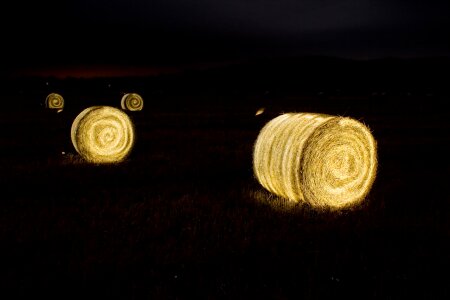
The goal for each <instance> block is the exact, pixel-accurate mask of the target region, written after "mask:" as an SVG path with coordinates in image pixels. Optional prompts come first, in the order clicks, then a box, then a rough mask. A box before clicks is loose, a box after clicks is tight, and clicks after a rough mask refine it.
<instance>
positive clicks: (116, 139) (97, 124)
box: [71, 106, 134, 163]
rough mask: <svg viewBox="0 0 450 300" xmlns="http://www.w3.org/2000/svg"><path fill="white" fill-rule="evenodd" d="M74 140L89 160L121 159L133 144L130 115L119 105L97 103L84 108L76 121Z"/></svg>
mask: <svg viewBox="0 0 450 300" xmlns="http://www.w3.org/2000/svg"><path fill="white" fill-rule="evenodd" d="M71 138H72V144H73V146H74V147H75V149H76V150H77V152H78V153H79V154H80V155H81V156H82V157H84V159H86V160H87V161H89V162H93V163H114V162H120V161H122V160H123V159H124V158H125V157H126V156H127V155H128V154H129V152H130V151H131V149H132V148H133V144H134V128H133V123H132V122H131V120H130V118H129V117H128V116H127V114H125V113H124V112H122V111H121V110H119V109H116V108H113V107H109V106H94V107H90V108H87V109H85V110H84V111H82V112H81V113H80V114H79V115H78V116H77V117H76V118H75V120H74V121H73V123H72V130H71Z"/></svg>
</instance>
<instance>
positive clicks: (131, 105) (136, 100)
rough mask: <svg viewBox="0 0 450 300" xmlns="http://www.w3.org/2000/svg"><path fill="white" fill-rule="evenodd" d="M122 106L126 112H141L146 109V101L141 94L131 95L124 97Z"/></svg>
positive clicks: (121, 102)
mask: <svg viewBox="0 0 450 300" xmlns="http://www.w3.org/2000/svg"><path fill="white" fill-rule="evenodd" d="M120 106H121V107H122V109H124V110H129V111H140V110H142V109H143V108H144V100H143V99H142V97H141V96H140V95H139V94H136V93H129V94H125V95H123V97H122V100H121V101H120Z"/></svg>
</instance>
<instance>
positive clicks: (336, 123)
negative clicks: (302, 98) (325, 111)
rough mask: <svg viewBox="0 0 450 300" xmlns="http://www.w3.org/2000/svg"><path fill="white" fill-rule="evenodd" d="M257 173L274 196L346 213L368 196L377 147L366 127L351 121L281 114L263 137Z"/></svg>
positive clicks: (255, 159)
mask: <svg viewBox="0 0 450 300" xmlns="http://www.w3.org/2000/svg"><path fill="white" fill-rule="evenodd" d="M253 169H254V173H255V176H256V178H257V179H258V181H259V182H260V183H261V185H262V186H263V187H264V188H266V189H267V190H269V191H270V192H272V193H274V194H276V195H279V196H281V197H284V198H287V199H291V200H293V201H305V202H308V203H310V204H311V205H312V206H315V207H322V208H325V207H328V208H343V207H347V206H351V205H354V204H356V203H358V202H360V201H362V200H363V199H364V197H365V196H366V195H367V193H368V192H369V191H370V188H371V186H372V183H373V181H374V180H375V175H376V169H377V151H376V142H375V140H374V138H373V136H372V134H371V132H370V130H369V129H368V128H367V127H366V126H364V125H363V124H362V123H360V122H358V121H356V120H354V119H351V118H345V117H335V116H329V115H322V114H312V113H288V114H283V115H280V116H278V117H276V118H274V119H272V120H271V121H270V122H268V123H267V124H266V125H265V126H264V127H263V129H262V130H261V132H260V133H259V136H258V138H257V140H256V143H255V146H254V153H253Z"/></svg>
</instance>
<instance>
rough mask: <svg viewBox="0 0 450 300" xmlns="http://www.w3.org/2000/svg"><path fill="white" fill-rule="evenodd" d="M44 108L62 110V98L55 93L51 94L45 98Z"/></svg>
mask: <svg viewBox="0 0 450 300" xmlns="http://www.w3.org/2000/svg"><path fill="white" fill-rule="evenodd" d="M45 107H47V108H50V109H58V110H62V109H63V108H64V98H63V97H62V96H61V95H60V94H57V93H51V94H49V95H48V96H47V98H45Z"/></svg>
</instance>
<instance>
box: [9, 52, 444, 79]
mask: <svg viewBox="0 0 450 300" xmlns="http://www.w3.org/2000/svg"><path fill="white" fill-rule="evenodd" d="M308 60H315V61H319V62H322V63H326V62H330V61H340V62H347V63H352V62H353V63H370V62H392V63H393V62H400V61H403V62H418V61H422V62H429V63H431V62H447V63H450V54H449V55H417V56H415V55H402V56H401V55H398V56H395V55H386V56H383V57H364V56H362V57H348V56H342V55H321V54H303V55H282V56H276V55H274V56H261V57H250V58H243V59H240V60H238V59H236V60H226V59H224V60H212V61H202V62H186V63H179V64H174V65H170V64H162V65H158V64H152V63H149V62H144V63H142V64H137V63H74V62H65V63H59V64H58V63H53V64H46V65H44V64H43V65H39V64H36V65H30V66H27V67H23V66H19V67H10V68H9V70H7V71H6V78H11V79H20V78H24V79H25V78H54V79H93V78H133V77H135V78H142V77H155V76H161V75H173V74H180V73H183V72H186V71H202V70H208V69H215V68H221V67H227V66H239V65H241V66H245V65H257V64H264V63H269V64H277V63H279V64H283V63H288V62H290V63H292V62H295V63H307V62H308ZM89 68H91V69H90V70H89ZM82 72H85V73H84V74H82Z"/></svg>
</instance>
